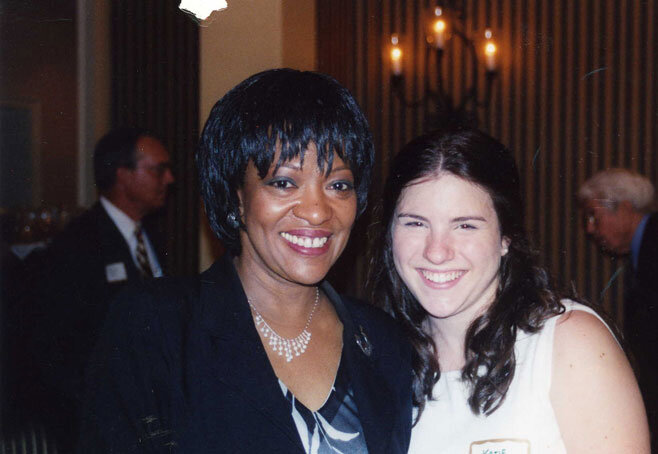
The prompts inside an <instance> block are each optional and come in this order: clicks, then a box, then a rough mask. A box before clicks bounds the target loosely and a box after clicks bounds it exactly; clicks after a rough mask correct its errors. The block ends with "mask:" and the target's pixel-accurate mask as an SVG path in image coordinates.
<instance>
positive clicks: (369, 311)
mask: <svg viewBox="0 0 658 454" xmlns="http://www.w3.org/2000/svg"><path fill="white" fill-rule="evenodd" d="M321 288H322V290H323V291H324V292H325V294H326V295H327V296H328V297H329V299H330V300H331V301H332V303H333V304H334V307H335V310H336V313H337V314H338V317H339V318H340V320H341V322H342V323H343V352H342V354H343V361H344V364H345V366H346V370H347V371H348V374H349V376H350V378H351V384H352V387H353V390H354V400H355V402H356V405H357V407H358V411H359V417H360V420H361V425H362V427H363V431H364V435H365V439H366V443H367V446H368V450H369V452H371V453H406V452H407V448H408V446H409V436H410V431H411V417H412V404H411V379H412V372H411V366H410V355H411V351H410V348H409V346H408V344H407V343H406V342H405V341H404V340H403V337H402V335H401V333H400V332H399V330H398V328H397V326H396V325H395V323H394V322H393V321H392V320H391V319H390V318H389V317H388V316H387V315H385V314H384V313H382V312H380V311H379V310H377V309H375V308H372V307H370V306H366V305H363V304H360V303H357V302H355V301H353V300H350V299H347V298H342V297H340V296H339V295H338V294H336V292H335V291H334V290H333V289H332V288H331V286H330V285H329V284H327V283H323V284H322V287H321ZM365 337H367V341H366V340H365ZM357 340H359V342H357ZM359 344H361V346H359ZM88 390H89V394H88V397H89V398H88V402H87V405H86V409H85V412H84V418H83V424H82V430H81V440H80V445H79V452H80V453H94V452H104V453H110V452H111V453H132V452H145V453H146V452H148V453H156V452H157V453H164V452H166V453H169V452H181V453H216V452H218V453H219V452H222V453H223V452H231V453H233V452H235V453H238V452H240V453H242V452H245V453H252V452H253V453H265V452H266V453H286V454H290V453H302V452H304V451H303V447H302V443H301V440H300V437H299V435H298V432H297V429H296V428H295V425H294V422H293V419H292V416H291V414H290V410H289V404H288V401H287V400H286V399H285V397H284V395H283V393H282V392H281V388H280V387H279V384H278V380H277V377H276V376H275V374H274V371H273V369H272V367H271V365H270V363H269V360H268V358H267V354H266V352H265V349H264V347H263V345H262V343H261V341H260V338H259V337H258V333H257V331H256V328H255V327H254V322H253V319H252V315H251V312H250V311H249V307H248V305H247V299H246V296H245V294H244V291H243V289H242V285H241V283H240V280H239V278H238V275H237V273H236V272H235V269H234V267H233V264H232V261H231V260H230V258H228V257H225V258H222V259H220V260H219V261H218V262H216V263H215V264H214V265H213V266H212V267H211V268H210V269H209V270H208V271H206V272H204V273H203V274H201V275H200V276H199V277H197V278H193V279H190V280H187V281H183V280H173V279H158V280H155V281H152V282H146V283H144V284H143V285H142V286H140V288H139V289H133V290H132V291H130V292H127V293H124V294H123V295H121V298H120V299H119V300H117V301H116V302H115V303H114V306H113V309H112V311H111V315H110V317H109V319H108V323H107V325H106V327H105V329H104V331H103V333H102V335H101V340H100V343H99V345H98V347H97V349H96V352H95V355H94V357H93V359H92V361H91V364H90V368H89V371H88Z"/></svg>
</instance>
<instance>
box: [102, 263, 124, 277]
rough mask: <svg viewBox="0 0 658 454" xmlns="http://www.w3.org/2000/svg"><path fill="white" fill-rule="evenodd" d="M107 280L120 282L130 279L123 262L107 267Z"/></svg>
mask: <svg viewBox="0 0 658 454" xmlns="http://www.w3.org/2000/svg"><path fill="white" fill-rule="evenodd" d="M105 279H107V282H120V281H125V280H126V279H128V273H127V272H126V265H124V264H123V262H117V263H110V264H109V265H105Z"/></svg>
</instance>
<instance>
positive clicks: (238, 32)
mask: <svg viewBox="0 0 658 454" xmlns="http://www.w3.org/2000/svg"><path fill="white" fill-rule="evenodd" d="M203 25H204V26H203V27H201V28H200V51H199V52H200V70H199V72H200V74H199V77H200V83H199V87H200V88H199V96H200V102H199V109H200V112H199V118H200V121H201V127H203V124H204V123H205V121H206V118H207V117H208V114H209V112H210V109H211V108H212V106H213V105H214V104H215V102H217V100H218V99H219V98H221V97H222V96H223V95H224V94H225V93H226V92H227V91H228V90H229V89H231V88H232V87H233V86H235V85H236V84H237V83H238V82H240V81H242V80H243V79H245V78H246V77H248V76H250V75H252V74H254V73H256V72H259V71H263V70H266V69H270V68H279V67H291V68H297V69H307V70H311V69H314V68H315V67H316V51H315V48H316V46H315V39H316V38H315V0H229V1H228V8H227V9H225V10H223V11H218V12H215V13H214V14H213V15H212V16H211V18H210V19H209V20H208V21H206V22H205V23H204V24H203ZM201 218H202V220H203V221H205V215H202V216H201ZM199 247H200V269H201V270H204V269H206V268H207V267H208V266H209V265H210V264H211V263H212V261H213V260H214V258H215V255H216V254H217V250H218V248H217V244H216V243H215V240H214V238H213V237H212V234H211V233H209V229H208V228H207V226H203V227H202V228H201V233H200V245H199Z"/></svg>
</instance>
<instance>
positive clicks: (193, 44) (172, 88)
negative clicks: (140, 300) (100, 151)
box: [111, 0, 199, 275]
mask: <svg viewBox="0 0 658 454" xmlns="http://www.w3.org/2000/svg"><path fill="white" fill-rule="evenodd" d="M111 14H112V29H111V37H112V102H113V105H112V124H113V126H114V127H117V126H122V125H135V126H140V127H144V128H146V129H149V130H151V131H152V132H153V133H154V134H155V135H157V136H158V137H159V138H160V139H161V140H162V141H163V143H164V145H165V146H166V148H167V149H168V151H169V153H170V155H171V160H172V165H173V172H174V175H175V177H176V183H175V184H174V185H173V187H172V193H171V195H170V197H169V199H168V200H167V207H166V209H165V210H164V211H163V213H161V214H160V216H159V217H158V221H159V222H158V228H159V230H160V234H161V236H163V238H164V240H165V241H166V244H167V251H168V255H167V257H166V264H165V267H166V268H167V270H168V272H169V273H171V274H178V275H182V274H193V273H196V272H197V271H198V266H199V265H198V191H197V181H196V171H195V167H194V148H195V146H196V142H197V140H198V134H199V131H198V123H199V122H198V110H199V107H198V97H199V96H198V84H199V82H198V72H199V64H198V59H199V56H198V47H199V44H198V41H199V40H198V25H197V24H196V22H194V21H193V20H192V19H191V18H190V17H188V16H187V15H186V14H184V13H182V12H181V11H180V10H179V9H178V3H177V2H175V1H173V0H172V1H166V2H162V1H155V0H145V1H142V2H132V1H127V0H117V1H116V2H113V3H112V13H111Z"/></svg>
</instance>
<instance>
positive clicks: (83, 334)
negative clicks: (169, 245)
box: [22, 128, 174, 451]
mask: <svg viewBox="0 0 658 454" xmlns="http://www.w3.org/2000/svg"><path fill="white" fill-rule="evenodd" d="M94 178H95V182H96V186H97V188H98V193H99V195H100V198H99V201H98V202H97V203H95V204H94V205H93V206H92V207H91V208H90V209H89V210H87V211H85V212H84V213H83V214H82V215H80V216H79V217H77V218H76V219H74V220H73V221H72V222H71V223H70V224H69V225H68V226H67V227H66V229H64V230H63V231H62V232H61V233H60V234H58V235H57V236H56V237H55V238H54V239H53V241H52V244H50V245H49V246H48V249H47V250H46V252H45V253H44V254H43V256H42V257H41V258H39V259H38V260H37V263H35V264H33V268H34V271H33V275H32V277H31V280H32V285H33V287H34V290H33V291H32V295H33V296H32V297H31V298H30V299H31V306H32V308H31V310H30V311H29V316H28V319H29V326H30V328H31V330H30V333H29V337H30V339H29V340H28V343H29V344H30V345H29V347H28V349H29V351H31V352H32V355H31V356H32V358H33V362H32V363H31V364H28V365H27V370H28V371H29V373H28V374H27V375H29V376H31V377H34V379H33V380H30V383H29V384H28V383H26V388H27V389H24V390H23V392H22V394H23V395H24V396H29V398H28V399H29V400H30V401H29V402H27V403H26V407H27V408H31V409H32V410H31V412H32V413H33V415H32V420H36V421H42V422H43V423H44V424H45V425H46V430H47V431H48V432H50V433H52V434H54V435H55V437H56V438H57V442H58V446H59V447H60V448H61V449H64V450H65V451H68V449H69V447H70V446H71V443H72V442H74V441H75V438H76V434H75V421H76V420H77V412H78V410H79V407H80V402H81V396H80V394H81V391H82V379H83V375H84V369H85V366H86V363H87V359H88V357H89V355H90V353H91V350H92V348H93V346H94V344H95V342H96V337H97V334H98V330H99V328H100V326H101V324H102V322H103V320H104V318H105V314H106V312H107V309H108V304H109V302H110V300H111V298H112V297H113V296H114V295H115V294H116V293H117V291H118V290H120V289H121V288H123V287H124V286H125V285H126V284H127V283H129V282H136V281H140V280H142V279H150V278H153V277H160V276H162V275H163V269H162V266H161V263H163V262H162V260H161V257H162V255H161V251H160V249H159V248H158V247H157V246H156V244H155V242H154V241H153V240H154V238H155V236H154V235H149V233H148V227H146V226H145V225H144V223H145V222H144V221H145V218H146V216H147V215H148V214H150V213H152V212H154V211H155V210H157V209H158V208H161V207H162V206H163V205H164V203H165V200H166V194H167V188H168V187H169V185H170V184H171V183H172V182H173V181H174V177H173V175H172V173H171V170H170V161H169V153H168V152H167V150H166V149H165V148H164V146H163V145H162V143H160V141H159V140H158V139H156V138H154V137H152V136H151V135H149V134H148V133H147V132H146V131H144V130H141V129H136V128H121V129H115V130H113V131H111V132H110V133H108V134H107V135H105V136H104V137H103V138H102V139H101V140H100V141H99V142H98V144H97V145H96V148H95V150H94Z"/></svg>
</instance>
